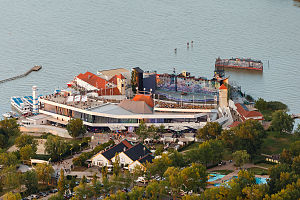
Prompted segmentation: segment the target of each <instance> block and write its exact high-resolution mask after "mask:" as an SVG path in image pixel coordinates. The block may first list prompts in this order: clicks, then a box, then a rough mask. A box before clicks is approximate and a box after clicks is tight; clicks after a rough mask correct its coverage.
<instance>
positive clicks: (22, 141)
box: [15, 134, 37, 148]
mask: <svg viewBox="0 0 300 200" xmlns="http://www.w3.org/2000/svg"><path fill="white" fill-rule="evenodd" d="M29 144H30V145H32V146H33V147H37V142H36V140H34V137H33V136H31V135H26V134H22V135H20V136H19V137H17V138H16V140H15V145H16V146H17V147H19V148H22V147H25V146H26V145H29Z"/></svg>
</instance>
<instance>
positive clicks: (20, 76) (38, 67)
mask: <svg viewBox="0 0 300 200" xmlns="http://www.w3.org/2000/svg"><path fill="white" fill-rule="evenodd" d="M40 69H42V66H40V65H36V66H34V67H33V68H31V69H30V70H28V71H27V72H25V73H24V74H21V75H18V76H14V77H11V78H7V79H3V80H0V84H1V83H5V82H8V81H12V80H16V79H19V78H23V77H25V76H27V75H28V74H30V73H31V72H33V71H39V70H40Z"/></svg>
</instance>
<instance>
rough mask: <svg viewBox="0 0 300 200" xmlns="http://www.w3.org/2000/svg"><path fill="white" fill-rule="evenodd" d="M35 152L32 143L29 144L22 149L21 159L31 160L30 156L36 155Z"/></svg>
mask: <svg viewBox="0 0 300 200" xmlns="http://www.w3.org/2000/svg"><path fill="white" fill-rule="evenodd" d="M35 153H36V150H35V149H33V148H32V146H31V145H30V144H27V145H25V146H24V147H22V148H21V149H20V157H21V160H30V158H32V157H34V156H35Z"/></svg>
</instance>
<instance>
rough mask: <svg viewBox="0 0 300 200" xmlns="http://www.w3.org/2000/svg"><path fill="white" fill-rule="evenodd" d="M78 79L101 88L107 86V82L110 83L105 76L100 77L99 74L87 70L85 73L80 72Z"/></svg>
mask: <svg viewBox="0 0 300 200" xmlns="http://www.w3.org/2000/svg"><path fill="white" fill-rule="evenodd" d="M77 78H78V79H81V80H83V81H84V82H87V83H88V84H90V85H92V86H94V87H96V88H98V89H100V88H106V86H105V85H106V84H107V83H108V82H107V81H106V80H104V79H103V78H100V77H99V76H97V75H95V74H93V73H91V72H86V73H84V74H81V73H80V74H79V75H78V76H77Z"/></svg>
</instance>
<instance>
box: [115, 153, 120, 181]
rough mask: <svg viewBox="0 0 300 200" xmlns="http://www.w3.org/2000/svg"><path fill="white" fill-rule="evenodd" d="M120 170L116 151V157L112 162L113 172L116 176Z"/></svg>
mask: <svg viewBox="0 0 300 200" xmlns="http://www.w3.org/2000/svg"><path fill="white" fill-rule="evenodd" d="M120 172H121V167H120V157H119V155H118V154H117V153H116V157H115V162H114V163H113V173H114V174H115V175H116V176H118V175H119V174H120Z"/></svg>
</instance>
